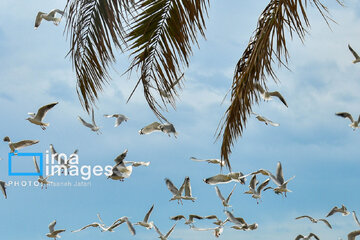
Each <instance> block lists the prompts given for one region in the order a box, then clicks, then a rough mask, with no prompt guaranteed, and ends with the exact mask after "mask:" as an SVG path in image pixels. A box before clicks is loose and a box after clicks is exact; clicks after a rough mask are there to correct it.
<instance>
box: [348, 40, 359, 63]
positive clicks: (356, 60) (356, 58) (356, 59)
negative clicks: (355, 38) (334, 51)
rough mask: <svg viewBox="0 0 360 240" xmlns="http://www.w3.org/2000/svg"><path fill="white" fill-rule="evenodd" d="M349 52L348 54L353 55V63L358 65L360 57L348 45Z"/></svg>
mask: <svg viewBox="0 0 360 240" xmlns="http://www.w3.org/2000/svg"><path fill="white" fill-rule="evenodd" d="M348 47H349V50H350V52H351V53H352V54H353V55H354V57H355V60H354V61H353V63H358V62H360V57H359V55H358V54H357V53H356V52H355V51H354V49H352V47H351V46H350V44H348Z"/></svg>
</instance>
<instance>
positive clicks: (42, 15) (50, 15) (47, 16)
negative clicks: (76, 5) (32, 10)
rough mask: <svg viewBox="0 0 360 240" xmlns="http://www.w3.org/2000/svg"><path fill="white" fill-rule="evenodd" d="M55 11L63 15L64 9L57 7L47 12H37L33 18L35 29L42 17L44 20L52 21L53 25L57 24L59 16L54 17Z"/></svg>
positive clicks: (59, 19)
mask: <svg viewBox="0 0 360 240" xmlns="http://www.w3.org/2000/svg"><path fill="white" fill-rule="evenodd" d="M56 13H58V14H60V15H61V16H63V15H64V11H61V10H59V9H53V10H51V11H50V12H49V13H43V12H38V14H37V15H36V19H35V29H37V28H38V27H39V26H40V23H41V21H42V20H43V19H45V20H46V21H52V22H53V23H54V24H55V25H59V23H60V21H61V18H56V17H55V14H56Z"/></svg>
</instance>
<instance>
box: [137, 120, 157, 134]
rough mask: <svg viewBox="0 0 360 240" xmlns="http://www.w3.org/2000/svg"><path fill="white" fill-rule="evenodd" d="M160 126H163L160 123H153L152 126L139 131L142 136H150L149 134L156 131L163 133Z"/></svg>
mask: <svg viewBox="0 0 360 240" xmlns="http://www.w3.org/2000/svg"><path fill="white" fill-rule="evenodd" d="M160 125H161V124H160V123H158V122H153V123H151V124H149V125H147V126H145V127H143V128H142V129H141V130H140V131H139V133H140V134H149V133H152V132H154V131H161V129H160Z"/></svg>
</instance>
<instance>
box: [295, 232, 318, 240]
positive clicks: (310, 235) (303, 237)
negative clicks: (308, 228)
mask: <svg viewBox="0 0 360 240" xmlns="http://www.w3.org/2000/svg"><path fill="white" fill-rule="evenodd" d="M311 237H314V238H315V239H317V240H320V238H319V237H318V236H316V235H315V234H314V233H310V234H309V235H307V236H303V235H301V234H299V235H297V237H296V238H295V240H300V239H304V240H309V239H310V238H311Z"/></svg>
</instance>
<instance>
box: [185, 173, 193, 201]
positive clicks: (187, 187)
mask: <svg viewBox="0 0 360 240" xmlns="http://www.w3.org/2000/svg"><path fill="white" fill-rule="evenodd" d="M185 197H192V194H191V185H190V178H189V177H186V178H185Z"/></svg>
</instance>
